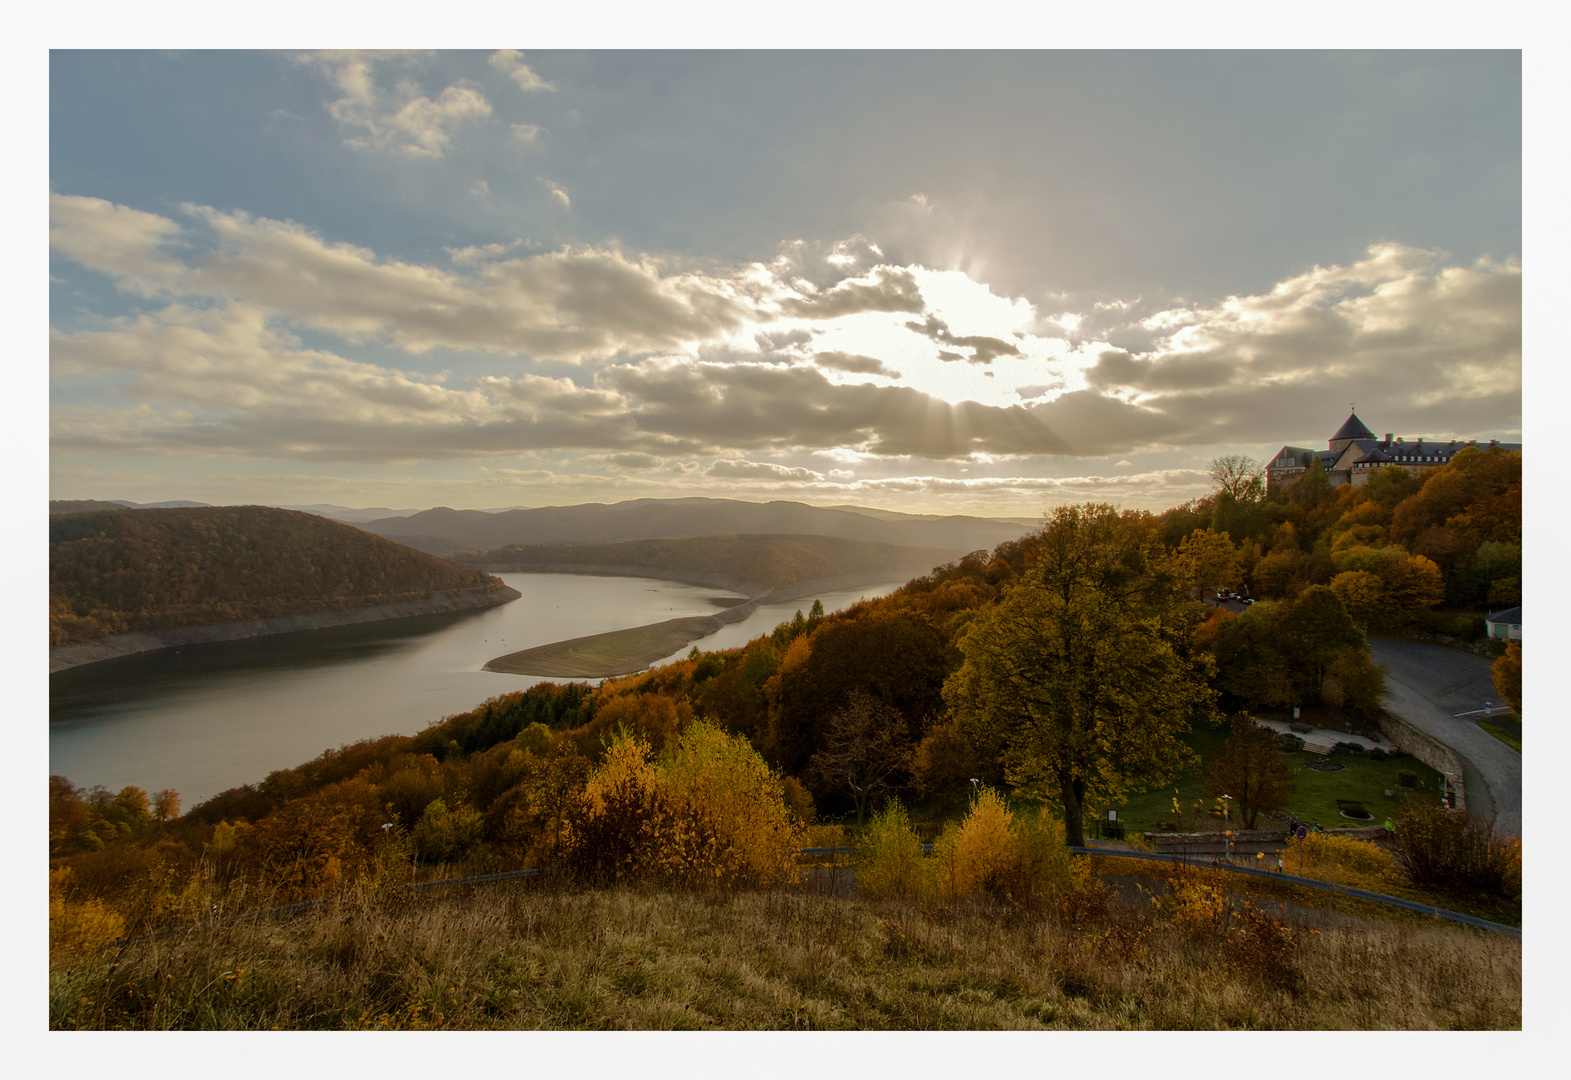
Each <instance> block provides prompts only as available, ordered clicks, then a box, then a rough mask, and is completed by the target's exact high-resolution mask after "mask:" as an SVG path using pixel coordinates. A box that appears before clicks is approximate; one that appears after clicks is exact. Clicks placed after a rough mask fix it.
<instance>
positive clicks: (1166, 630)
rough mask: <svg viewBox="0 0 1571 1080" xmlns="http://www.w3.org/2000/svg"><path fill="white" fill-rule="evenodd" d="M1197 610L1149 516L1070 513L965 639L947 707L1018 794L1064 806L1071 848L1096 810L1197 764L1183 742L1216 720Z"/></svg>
mask: <svg viewBox="0 0 1571 1080" xmlns="http://www.w3.org/2000/svg"><path fill="white" fill-rule="evenodd" d="M1199 607H1200V605H1198V604H1195V603H1193V602H1191V601H1189V600H1188V599H1187V598H1186V597H1185V596H1184V590H1183V583H1182V581H1181V580H1180V579H1179V578H1178V576H1177V575H1176V574H1174V573H1173V572H1172V568H1171V565H1170V561H1169V560H1168V558H1167V557H1166V553H1165V552H1164V550H1163V548H1162V544H1161V542H1160V538H1159V534H1158V531H1157V526H1156V523H1155V521H1154V519H1152V518H1151V517H1150V516H1149V515H1144V514H1136V513H1133V512H1126V513H1123V514H1120V513H1119V512H1118V511H1117V510H1116V509H1115V508H1114V507H1111V506H1106V505H1090V504H1088V505H1085V506H1064V507H1059V508H1058V509H1056V510H1055V511H1053V513H1052V514H1051V515H1050V516H1049V517H1048V519H1047V521H1046V524H1045V525H1044V526H1043V530H1042V533H1041V541H1040V545H1039V546H1038V549H1037V551H1036V559H1035V563H1034V565H1033V567H1032V568H1031V570H1030V571H1029V572H1028V573H1027V574H1025V575H1022V576H1021V577H1020V578H1019V579H1017V580H1016V581H1015V583H1014V584H1012V585H1010V586H1009V587H1008V588H1007V589H1006V590H1005V592H1004V594H1003V596H1002V597H1001V598H1000V599H999V601H998V602H997V603H996V604H994V605H993V606H991V607H989V608H986V609H984V610H983V611H982V612H980V613H979V614H978V615H977V616H976V617H975V618H974V619H972V620H971V621H970V622H969V623H967V624H966V626H965V629H964V630H963V631H962V632H961V635H960V636H959V637H958V638H957V641H956V644H957V646H958V648H959V651H960V653H961V654H962V656H963V657H964V659H963V662H962V663H961V665H960V667H959V668H958V669H957V670H956V671H955V672H954V673H953V674H952V675H951V676H950V677H949V679H948V680H947V681H946V682H945V684H944V698H945V700H946V701H947V702H948V703H949V705H950V706H951V708H952V709H953V710H954V712H955V714H956V715H957V716H958V717H959V718H960V720H961V722H962V724H964V725H966V727H967V728H968V729H969V730H968V734H969V735H971V736H972V738H973V741H974V742H975V743H977V744H979V745H996V746H998V747H999V748H1000V749H1001V751H1002V756H1003V761H1004V766H1005V776H1006V778H1007V779H1008V780H1009V782H1010V783H1012V784H1014V785H1015V787H1016V788H1017V789H1020V790H1021V791H1022V792H1023V793H1025V794H1027V795H1030V796H1034V797H1037V798H1041V799H1043V800H1044V801H1047V802H1050V803H1054V804H1057V805H1059V806H1061V807H1062V809H1063V813H1064V821H1065V837H1066V842H1067V843H1068V844H1070V845H1071V846H1074V845H1079V844H1081V843H1083V841H1084V831H1083V819H1084V813H1085V808H1086V805H1087V803H1088V802H1097V803H1100V802H1102V801H1106V800H1110V799H1114V798H1117V797H1118V796H1119V795H1121V794H1122V793H1123V792H1125V791H1127V790H1129V789H1131V788H1139V787H1145V786H1149V785H1153V784H1158V783H1165V782H1166V781H1167V780H1168V779H1169V778H1170V777H1171V776H1172V775H1173V774H1174V772H1175V771H1176V770H1178V769H1180V768H1182V767H1183V766H1184V765H1186V764H1188V763H1189V762H1190V761H1191V760H1192V759H1193V755H1192V754H1191V753H1190V752H1189V750H1188V748H1187V747H1186V746H1185V745H1184V743H1183V741H1182V736H1183V734H1184V733H1185V732H1186V731H1187V730H1188V729H1189V726H1190V724H1191V723H1192V722H1193V721H1194V720H1195V719H1198V718H1205V719H1210V718H1211V717H1212V716H1213V712H1212V708H1211V702H1212V697H1213V693H1212V691H1211V690H1210V688H1209V687H1208V685H1207V683H1206V680H1205V676H1206V674H1207V673H1208V670H1207V668H1208V661H1207V660H1205V659H1204V658H1203V657H1201V656H1199V655H1196V654H1193V653H1192V652H1191V650H1190V648H1189V639H1190V637H1191V634H1192V632H1193V629H1194V627H1195V625H1196V624H1197V621H1198V615H1199V614H1202V613H1201V612H1196V610H1195V609H1196V608H1199Z"/></svg>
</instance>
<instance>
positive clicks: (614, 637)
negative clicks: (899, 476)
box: [484, 566, 875, 679]
mask: <svg viewBox="0 0 1571 1080" xmlns="http://www.w3.org/2000/svg"><path fill="white" fill-rule="evenodd" d="M484 569H485V570H486V572H487V573H504V572H513V568H511V567H507V566H497V567H495V568H492V567H485V568H484ZM531 572H541V571H540V569H539V568H538V567H532V568H531ZM551 572H553V573H594V574H609V573H611V571H610V570H609V569H606V568H599V567H597V568H595V569H593V570H589V569H585V568H583V567H574V568H573V569H572V570H567V569H565V568H564V569H556V570H553V571H551ZM620 572H621V573H623V574H628V576H634V575H632V574H629V573H628V570H627V569H625V568H623V569H622V570H621V571H620ZM636 576H638V577H656V576H663V575H656V574H655V573H653V572H651V571H650V570H648V569H641V570H640V571H639V572H638V573H637V574H636ZM721 576H722V575H718V574H717V575H714V578H715V579H718V578H720V577H721ZM666 580H673V579H672V578H669V577H667V578H666ZM676 580H683V581H688V582H690V583H693V584H700V585H710V586H714V587H717V588H726V589H730V590H731V591H733V592H739V593H743V594H746V595H748V596H750V597H751V599H749V600H748V601H747V602H746V603H743V604H737V605H736V606H734V607H729V608H726V609H725V610H723V611H719V612H716V613H715V614H713V615H690V616H687V617H686V618H680V619H666V620H665V621H664V622H657V623H647V624H645V625H644V626H633V627H629V628H628V629H626V630H612V631H610V632H608V633H604V634H590V635H588V636H586V637H577V638H568V639H567V640H565V641H553V642H552V643H551V644H549V645H538V646H536V647H535V648H533V649H523V650H520V651H519V652H514V653H508V654H507V655H505V656H498V657H495V658H494V659H492V660H489V661H487V662H486V664H485V670H487V671H498V672H502V673H504V674H508V675H534V676H538V677H541V678H549V679H608V678H611V677H613V676H616V675H631V674H633V673H634V672H638V671H643V670H644V669H645V668H647V667H648V666H649V665H650V664H653V663H654V662H655V661H657V660H663V659H665V658H666V657H667V656H670V655H671V654H672V653H674V652H676V651H677V650H678V649H680V648H681V647H682V646H683V645H686V644H687V643H688V642H691V641H697V640H699V639H701V638H706V637H708V636H709V635H710V634H713V633H714V632H715V631H716V630H719V629H720V628H721V627H722V626H726V625H728V624H730V623H734V622H741V621H742V620H743V619H746V618H747V617H748V616H749V615H751V614H753V612H754V611H756V610H757V609H758V605H759V604H770V603H780V602H782V601H787V600H799V599H800V600H805V599H807V598H808V597H810V596H813V595H814V594H816V593H821V592H833V591H835V590H838V589H847V588H854V587H855V586H857V585H871V584H874V583H875V582H874V581H873V580H871V579H869V578H868V577H867V576H866V575H846V576H842V577H835V578H825V579H822V580H819V581H813V582H808V583H807V584H806V585H803V586H799V587H797V586H794V587H792V588H789V589H777V590H775V591H773V592H765V591H763V590H761V589H759V588H758V587H757V586H756V585H751V584H749V583H747V582H743V581H734V580H727V581H720V580H709V581H699V582H693V581H692V578H690V577H687V578H681V579H676Z"/></svg>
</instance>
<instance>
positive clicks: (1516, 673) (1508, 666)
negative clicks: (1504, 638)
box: [1492, 641, 1522, 716]
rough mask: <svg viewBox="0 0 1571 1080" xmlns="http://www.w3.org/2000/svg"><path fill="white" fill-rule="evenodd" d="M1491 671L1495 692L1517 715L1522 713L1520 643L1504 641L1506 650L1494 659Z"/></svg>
mask: <svg viewBox="0 0 1571 1080" xmlns="http://www.w3.org/2000/svg"><path fill="white" fill-rule="evenodd" d="M1492 672H1493V674H1494V677H1495V692H1496V693H1498V694H1499V695H1500V697H1501V698H1502V699H1503V700H1504V701H1505V703H1506V704H1507V705H1509V706H1511V711H1512V712H1514V713H1516V714H1517V716H1521V715H1522V643H1521V642H1519V641H1508V642H1506V651H1505V652H1504V653H1502V654H1501V656H1500V658H1499V659H1498V660H1496V661H1495V664H1494V667H1493V669H1492Z"/></svg>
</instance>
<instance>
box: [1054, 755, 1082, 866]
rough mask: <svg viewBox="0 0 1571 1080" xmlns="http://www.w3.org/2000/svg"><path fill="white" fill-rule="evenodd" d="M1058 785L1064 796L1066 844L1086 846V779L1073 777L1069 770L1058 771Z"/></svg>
mask: <svg viewBox="0 0 1571 1080" xmlns="http://www.w3.org/2000/svg"><path fill="white" fill-rule="evenodd" d="M1058 786H1059V787H1060V788H1061V789H1062V791H1063V797H1064V844H1065V846H1067V847H1085V844H1086V837H1085V822H1084V814H1085V793H1086V785H1085V781H1084V780H1082V779H1080V778H1079V777H1073V778H1072V777H1071V776H1070V775H1069V772H1068V770H1066V769H1061V770H1059V773H1058Z"/></svg>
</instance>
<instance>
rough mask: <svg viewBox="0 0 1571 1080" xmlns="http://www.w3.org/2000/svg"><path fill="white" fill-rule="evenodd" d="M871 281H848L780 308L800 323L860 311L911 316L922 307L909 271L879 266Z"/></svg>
mask: <svg viewBox="0 0 1571 1080" xmlns="http://www.w3.org/2000/svg"><path fill="white" fill-rule="evenodd" d="M871 278H872V279H871V280H858V279H854V278H848V279H846V280H845V281H842V282H840V283H839V284H838V285H836V286H834V288H832V289H826V290H824V291H823V292H821V293H817V294H815V295H813V296H809V297H803V298H796V297H791V298H788V299H786V300H783V301H782V302H781V304H780V308H781V310H782V311H783V312H785V314H787V315H795V316H797V317H799V318H803V319H836V318H839V317H840V316H842V315H855V314H857V313H858V312H862V311H908V312H911V313H912V314H914V315H915V314H920V313H921V311H922V309H923V308H924V307H925V306H926V305H925V304H924V303H923V301H922V290H921V289H920V288H918V287H917V284H916V278H915V277H914V276H912V274H911V271H909V270H901V269H894V268H891V267H888V266H880V267H878V268H877V269H875V270H874V271H873V272H872V275H871Z"/></svg>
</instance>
